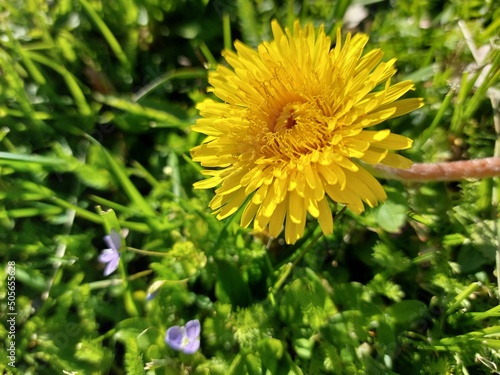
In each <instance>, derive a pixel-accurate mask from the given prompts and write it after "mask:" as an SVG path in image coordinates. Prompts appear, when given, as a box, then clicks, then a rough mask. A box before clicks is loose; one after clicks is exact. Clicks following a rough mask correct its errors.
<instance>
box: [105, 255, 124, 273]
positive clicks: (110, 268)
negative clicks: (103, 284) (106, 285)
mask: <svg viewBox="0 0 500 375" xmlns="http://www.w3.org/2000/svg"><path fill="white" fill-rule="evenodd" d="M119 263H120V255H115V258H113V259H111V261H110V262H109V263H108V264H107V265H106V268H105V269H104V276H109V275H110V274H112V273H113V272H115V271H116V269H117V268H118V264H119Z"/></svg>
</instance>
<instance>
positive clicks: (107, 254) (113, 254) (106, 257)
mask: <svg viewBox="0 0 500 375" xmlns="http://www.w3.org/2000/svg"><path fill="white" fill-rule="evenodd" d="M104 242H106V245H108V246H109V249H104V250H103V251H102V252H101V254H100V255H99V257H98V258H97V260H98V261H99V262H101V263H105V264H106V268H104V276H108V275H110V274H112V273H113V272H115V271H116V269H117V268H118V264H119V263H120V251H119V250H120V247H121V245H122V237H121V236H120V235H119V234H118V233H117V232H116V231H115V230H114V229H111V233H110V234H109V235H106V236H104Z"/></svg>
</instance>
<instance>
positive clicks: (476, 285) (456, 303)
mask: <svg viewBox="0 0 500 375" xmlns="http://www.w3.org/2000/svg"><path fill="white" fill-rule="evenodd" d="M480 286H481V283H480V282H475V283H472V284H470V285H469V286H468V287H467V288H465V289H464V290H462V292H460V293H459V294H458V295H457V296H456V297H455V300H454V301H453V303H452V304H451V306H450V307H448V309H447V310H446V315H450V314H451V313H452V312H454V311H455V310H456V309H457V307H458V306H460V304H461V303H462V301H463V300H464V299H466V298H467V297H468V296H470V295H471V294H472V293H474V292H475V291H476V290H477V288H479V287H480Z"/></svg>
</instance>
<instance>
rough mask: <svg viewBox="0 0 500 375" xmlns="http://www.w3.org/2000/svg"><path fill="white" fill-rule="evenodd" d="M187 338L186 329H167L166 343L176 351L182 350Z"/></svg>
mask: <svg viewBox="0 0 500 375" xmlns="http://www.w3.org/2000/svg"><path fill="white" fill-rule="evenodd" d="M185 337H186V332H185V329H184V327H180V326H173V327H170V328H169V329H167V333H166V334H165V343H166V344H167V345H168V346H170V347H171V348H172V349H175V350H182V343H183V340H184V338H185Z"/></svg>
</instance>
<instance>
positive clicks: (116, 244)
mask: <svg viewBox="0 0 500 375" xmlns="http://www.w3.org/2000/svg"><path fill="white" fill-rule="evenodd" d="M104 242H106V244H107V245H108V246H109V247H110V248H111V249H113V250H114V251H116V252H118V250H119V249H120V247H121V246H122V237H121V236H120V234H119V233H117V232H116V230H114V229H111V233H110V234H109V235H107V236H104Z"/></svg>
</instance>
